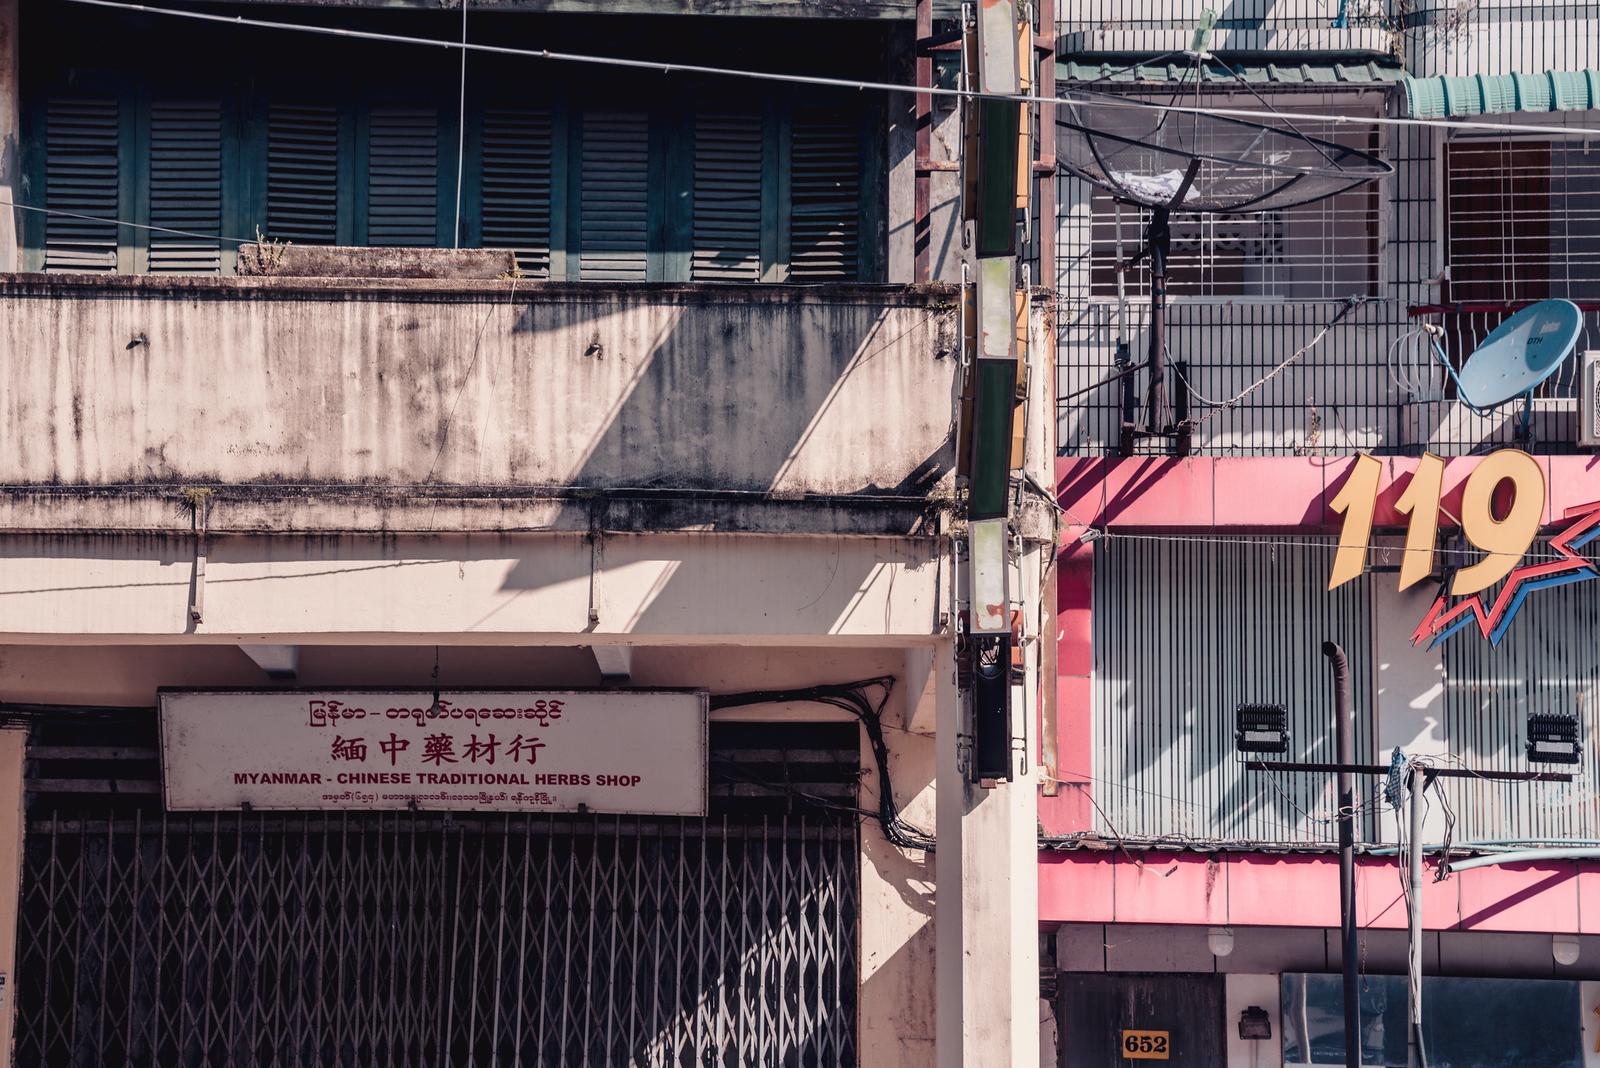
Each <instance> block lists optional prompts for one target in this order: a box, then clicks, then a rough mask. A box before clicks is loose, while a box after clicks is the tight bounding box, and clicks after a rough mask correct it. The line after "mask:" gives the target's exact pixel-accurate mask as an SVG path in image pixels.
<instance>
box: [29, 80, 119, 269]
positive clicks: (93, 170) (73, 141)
mask: <svg viewBox="0 0 1600 1068" xmlns="http://www.w3.org/2000/svg"><path fill="white" fill-rule="evenodd" d="M118 127H119V115H118V106H117V101H115V100H70V99H52V100H50V101H49V102H48V103H46V105H45V207H46V208H48V209H50V211H52V212H59V213H60V214H51V215H47V216H45V237H44V269H45V270H47V271H107V272H109V271H115V270H116V269H117V224H116V222H115V221H114V220H116V219H119V218H121V217H122V216H121V214H120V209H121V196H120V192H121V191H120V188H119V185H120V181H119V175H118V169H117V142H118V132H119V131H118ZM81 216H93V218H82V217H81Z"/></svg>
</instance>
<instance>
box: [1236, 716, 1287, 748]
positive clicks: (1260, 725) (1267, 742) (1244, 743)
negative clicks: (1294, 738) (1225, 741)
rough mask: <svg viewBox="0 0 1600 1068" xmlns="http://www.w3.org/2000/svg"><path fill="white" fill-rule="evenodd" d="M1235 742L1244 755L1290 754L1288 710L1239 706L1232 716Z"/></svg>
mask: <svg viewBox="0 0 1600 1068" xmlns="http://www.w3.org/2000/svg"><path fill="white" fill-rule="evenodd" d="M1233 742H1234V746H1235V747H1236V748H1237V749H1238V750H1239V752H1241V753H1287V752H1288V751H1289V712H1288V710H1287V709H1285V708H1284V707H1283V706H1282V705H1240V706H1239V707H1238V708H1236V709H1235V710H1234V713H1233Z"/></svg>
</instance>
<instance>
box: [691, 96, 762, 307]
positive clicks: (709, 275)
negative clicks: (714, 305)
mask: <svg viewBox="0 0 1600 1068" xmlns="http://www.w3.org/2000/svg"><path fill="white" fill-rule="evenodd" d="M763 142H764V137H763V131H762V123H761V116H760V115H756V114H750V115H729V114H704V113H702V114H699V115H696V116H695V120H694V252H693V257H692V259H691V261H690V268H689V270H690V275H689V276H690V277H691V278H692V279H694V280H695V281H697V282H759V281H760V280H761V181H762V163H763V160H762V149H763Z"/></svg>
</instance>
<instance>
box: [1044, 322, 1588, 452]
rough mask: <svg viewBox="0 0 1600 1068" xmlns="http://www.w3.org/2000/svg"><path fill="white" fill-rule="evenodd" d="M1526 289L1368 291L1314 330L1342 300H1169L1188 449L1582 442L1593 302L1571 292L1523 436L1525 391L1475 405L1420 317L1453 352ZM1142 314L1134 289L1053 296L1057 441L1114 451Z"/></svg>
mask: <svg viewBox="0 0 1600 1068" xmlns="http://www.w3.org/2000/svg"><path fill="white" fill-rule="evenodd" d="M1525 303H1526V302H1522V303H1507V304H1470V305H1419V306H1410V307H1408V306H1406V305H1403V304H1400V303H1399V302H1397V301H1393V300H1374V301H1369V302H1368V303H1366V304H1364V305H1362V306H1361V307H1358V308H1356V309H1355V310H1354V311H1352V312H1351V313H1350V314H1349V315H1347V316H1346V317H1345V318H1344V319H1343V321H1341V322H1340V323H1339V324H1338V325H1337V326H1334V327H1332V328H1331V329H1329V330H1328V331H1327V332H1326V333H1325V334H1323V336H1322V337H1321V339H1320V340H1316V338H1317V335H1318V333H1319V331H1321V330H1322V328H1323V327H1324V326H1325V325H1326V324H1327V323H1328V322H1329V321H1330V320H1332V318H1333V317H1334V315H1335V314H1337V313H1338V311H1339V309H1340V307H1341V305H1340V304H1338V303H1335V302H1328V301H1274V302H1250V303H1233V302H1205V303H1199V302H1196V303H1181V302H1180V303H1174V304H1172V305H1171V306H1170V307H1169V308H1168V327H1167V337H1168V347H1169V353H1170V355H1169V359H1170V360H1171V361H1172V363H1173V368H1172V378H1171V381H1170V382H1169V389H1170V393H1171V396H1172V397H1173V399H1174V405H1175V406H1176V407H1177V408H1178V412H1179V416H1180V418H1188V419H1191V420H1193V421H1194V422H1195V432H1194V434H1193V439H1192V451H1193V452H1195V453H1197V454H1201V455H1213V456H1273V455H1277V456H1338V455H1348V454H1350V453H1353V452H1371V453H1377V454H1381V455H1419V454H1421V453H1422V452H1424V451H1430V450H1431V451H1432V452H1435V453H1437V454H1439V455H1443V456H1459V455H1466V454H1469V453H1472V452H1474V451H1479V450H1482V449H1485V448H1490V447H1493V446H1496V445H1505V444H1513V443H1520V444H1522V445H1523V446H1524V447H1526V448H1531V449H1533V450H1534V451H1537V452H1542V453H1570V452H1573V451H1575V450H1576V448H1577V417H1578V400H1577V396H1576V382H1577V376H1578V375H1577V373H1578V366H1579V362H1580V360H1581V354H1582V353H1583V351H1584V350H1585V349H1592V348H1596V347H1600V304H1585V303H1580V304H1579V307H1580V308H1582V309H1583V312H1584V326H1585V329H1584V332H1583V335H1582V336H1581V337H1580V338H1579V342H1578V345H1577V346H1576V348H1575V349H1574V352H1573V354H1572V355H1571V356H1569V357H1568V358H1567V361H1566V363H1565V364H1564V365H1563V367H1562V368H1561V370H1560V371H1559V372H1558V373H1557V374H1556V375H1554V376H1553V377H1552V378H1551V379H1550V380H1549V381H1547V382H1546V383H1545V384H1544V385H1543V386H1541V387H1540V388H1539V390H1538V391H1536V393H1535V395H1534V404H1533V410H1532V415H1531V419H1530V426H1529V429H1530V431H1531V438H1530V439H1529V440H1527V441H1519V438H1518V431H1519V426H1520V423H1521V421H1522V406H1521V405H1520V404H1518V403H1512V404H1507V405H1503V406H1502V407H1501V408H1500V409H1498V410H1496V411H1494V412H1491V413H1488V414H1485V415H1474V414H1473V413H1471V412H1469V411H1467V409H1466V408H1465V407H1464V406H1463V405H1461V404H1460V403H1459V402H1458V401H1456V400H1455V398H1454V397H1453V396H1452V395H1451V392H1450V388H1449V383H1448V382H1447V381H1446V379H1447V376H1446V374H1445V372H1444V369H1443V368H1442V367H1441V366H1440V364H1439V363H1438V361H1437V358H1436V357H1435V356H1434V355H1433V354H1432V353H1431V351H1430V349H1429V347H1428V346H1429V342H1428V337H1427V334H1426V333H1425V332H1424V331H1423V330H1421V328H1420V327H1421V324H1423V323H1429V324H1432V325H1436V326H1438V327H1441V328H1442V329H1443V330H1444V339H1443V340H1442V342H1441V344H1442V345H1443V346H1444V348H1445V350H1446V352H1447V353H1448V354H1449V355H1450V356H1451V358H1452V359H1453V360H1455V361H1456V362H1457V364H1458V365H1459V362H1460V361H1461V360H1462V359H1464V358H1465V356H1466V355H1468V354H1470V353H1471V352H1472V351H1473V350H1474V349H1475V348H1476V347H1477V346H1478V345H1479V344H1480V343H1481V342H1482V341H1483V339H1484V337H1485V336H1487V334H1488V333H1489V331H1490V330H1492V329H1493V328H1494V327H1495V326H1496V325H1498V324H1499V323H1500V322H1501V321H1502V320H1503V319H1504V318H1505V317H1506V316H1507V315H1509V314H1510V313H1511V312H1513V311H1515V310H1516V309H1517V308H1519V307H1522V306H1523V304H1525ZM1147 319H1148V309H1147V308H1145V307H1142V306H1140V304H1139V303H1138V302H1133V301H1130V302H1128V304H1127V305H1126V306H1125V307H1123V308H1119V305H1118V304H1117V303H1116V302H1112V301H1088V302H1080V303H1078V304H1076V305H1071V304H1069V305H1064V306H1062V307H1061V308H1060V313H1059V320H1058V322H1059V335H1060V349H1059V353H1058V362H1057V377H1056V396H1057V398H1058V400H1057V411H1056V415H1057V434H1058V437H1057V441H1058V442H1059V443H1060V445H1059V448H1060V452H1061V454H1062V455H1072V456H1099V455H1115V454H1116V453H1117V451H1118V439H1119V434H1120V426H1121V424H1122V422H1123V420H1124V414H1125V411H1126V410H1127V405H1128V404H1129V403H1130V402H1131V403H1132V404H1135V405H1137V404H1138V403H1139V401H1140V398H1141V397H1142V391H1143V385H1144V374H1143V372H1142V371H1140V370H1138V369H1137V365H1138V364H1139V363H1140V362H1141V361H1142V359H1143V356H1142V354H1143V352H1144V349H1145V345H1146V333H1145V331H1146V328H1147ZM1314 340H1315V344H1311V342H1313V341H1314ZM1119 341H1120V343H1121V344H1120V345H1119ZM1308 345H1309V347H1307V346H1308ZM1302 348H1304V349H1305V351H1304V353H1303V354H1302V355H1301V356H1300V357H1299V358H1298V359H1292V360H1291V359H1290V357H1292V356H1293V355H1294V354H1295V353H1296V352H1298V351H1300V350H1301V349H1302ZM1119 351H1120V352H1121V355H1120V357H1119ZM1130 369H1131V373H1128V374H1126V375H1122V372H1125V371H1129V370H1130ZM1119 375H1122V377H1118V376H1119ZM1128 387H1132V396H1131V398H1130V397H1129V396H1127V395H1125V389H1127V388H1128ZM1138 451H1139V452H1140V453H1145V452H1157V451H1159V452H1163V453H1164V452H1167V451H1170V444H1169V443H1160V442H1157V443H1151V442H1140V447H1139V449H1138Z"/></svg>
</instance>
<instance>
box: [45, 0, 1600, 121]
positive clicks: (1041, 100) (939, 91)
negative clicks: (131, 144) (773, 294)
mask: <svg viewBox="0 0 1600 1068" xmlns="http://www.w3.org/2000/svg"><path fill="white" fill-rule="evenodd" d="M66 2H68V3H74V4H83V5H86V6H89V7H100V8H109V9H112V10H117V11H134V12H139V13H141V14H146V15H161V16H167V17H171V18H182V19H192V20H195V21H200V22H215V23H220V24H223V25H227V26H237V27H251V28H255V29H271V30H291V31H295V32H299V33H311V34H321V35H323V36H329V37H343V38H346V39H348V40H360V41H379V42H386V43H390V44H407V45H421V46H424V47H429V48H446V49H451V48H460V49H463V50H470V51H473V52H482V53H487V54H494V55H506V56H521V57H524V58H528V59H542V60H547V61H551V62H561V63H582V64H591V65H596V66H606V67H623V68H630V69H634V70H649V71H656V72H658V73H663V74H671V73H683V74H709V75H718V76H724V77H732V78H749V79H752V80H756V81H770V82H784V83H787V84H791V85H821V86H832V87H834V88H839V89H857V90H867V89H871V90H875V91H879V92H890V93H906V94H912V95H926V96H948V97H958V98H959V97H973V98H982V99H988V100H1008V101H1013V102H1015V103H1019V104H1048V105H1050V106H1052V107H1054V106H1059V105H1062V104H1066V103H1071V104H1074V105H1078V106H1083V107H1103V108H1133V109H1138V110H1146V111H1148V110H1151V109H1152V108H1159V109H1161V110H1165V111H1169V112H1172V113H1175V114H1196V115H1222V116H1227V117H1230V118H1244V119H1258V120H1260V119H1265V120H1269V121H1273V122H1282V121H1292V120H1296V119H1299V120H1305V121H1316V120H1319V119H1320V120H1322V121H1326V122H1336V123H1355V124H1357V125H1366V124H1371V125H1379V126H1418V127H1433V128H1438V129H1462V130H1476V131H1479V132H1483V131H1486V130H1496V131H1504V132H1509V133H1537V134H1544V135H1548V134H1549V133H1550V128H1549V127H1547V126H1532V125H1527V124H1517V123H1502V122H1466V121H1463V120H1455V119H1416V118H1402V117H1398V116H1388V115H1341V114H1322V115H1318V114H1307V113H1304V112H1278V111H1257V110H1254V109H1245V108H1216V107H1208V108H1204V109H1195V108H1189V107H1180V106H1176V105H1152V104H1143V103H1137V102H1134V101H1130V100H1124V99H1119V98H1117V97H1114V96H1109V95H1103V94H1102V95H1099V96H1097V95H1096V94H1093V93H1082V94H1079V95H1078V96H1076V97H1071V98H1068V97H1044V96H1038V95H1035V94H1031V93H985V92H981V91H978V90H971V89H950V88H944V87H941V86H917V85H902V84H899V83H897V82H880V81H874V80H871V79H863V78H836V77H829V76H824V75H815V74H784V73H779V72H777V71H758V70H749V69H744V68H738V67H715V66H710V65H707V64H700V63H678V62H674V61H671V60H647V59H624V58H622V57H620V56H600V55H594V54H591V53H583V52H558V51H555V50H553V49H548V48H517V47H513V46H511V45H492V44H484V43H482V42H470V41H469V42H458V41H451V40H441V39H439V38H435V37H415V36H409V35H406V34H396V33H381V32H378V31H375V30H352V29H345V28H343V27H338V26H316V25H312V24H309V23H302V22H282V21H278V20H273V19H258V18H250V17H247V16H244V15H216V14H210V13H208V12H204V11H190V10H185V9H181V8H168V7H156V6H152V5H149V4H135V3H124V2H122V0H66ZM1568 129H1569V130H1570V129H1572V128H1568ZM1595 132H1597V133H1600V130H1597V131H1595Z"/></svg>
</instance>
